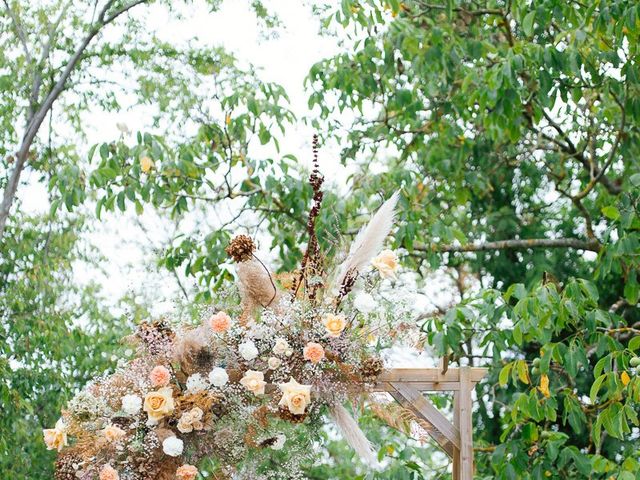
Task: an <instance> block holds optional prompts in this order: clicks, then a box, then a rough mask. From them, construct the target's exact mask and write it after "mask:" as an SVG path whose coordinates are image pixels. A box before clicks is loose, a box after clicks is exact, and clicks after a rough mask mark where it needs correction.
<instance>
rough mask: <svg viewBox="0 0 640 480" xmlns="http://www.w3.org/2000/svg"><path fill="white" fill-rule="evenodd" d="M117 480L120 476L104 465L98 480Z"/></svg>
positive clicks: (109, 466)
mask: <svg viewBox="0 0 640 480" xmlns="http://www.w3.org/2000/svg"><path fill="white" fill-rule="evenodd" d="M119 479H120V475H118V472H117V471H116V470H115V469H114V468H113V467H112V466H111V465H105V466H104V467H102V470H100V480H119Z"/></svg>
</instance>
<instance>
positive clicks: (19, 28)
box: [2, 0, 31, 63]
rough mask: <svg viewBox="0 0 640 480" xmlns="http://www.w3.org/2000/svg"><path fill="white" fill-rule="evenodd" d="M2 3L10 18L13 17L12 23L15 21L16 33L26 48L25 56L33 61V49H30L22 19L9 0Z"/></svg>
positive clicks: (28, 60) (29, 61)
mask: <svg viewBox="0 0 640 480" xmlns="http://www.w3.org/2000/svg"><path fill="white" fill-rule="evenodd" d="M2 3H4V7H5V10H6V11H7V14H8V15H9V18H11V23H13V27H14V28H15V29H16V34H17V35H18V40H20V43H21V44H22V49H23V50H24V55H25V57H27V62H28V63H31V51H30V50H29V45H28V43H27V36H26V34H25V33H24V29H23V28H22V25H21V23H20V19H19V18H18V16H17V15H16V13H15V12H14V11H13V10H12V9H11V6H10V5H9V2H8V1H7V0H2Z"/></svg>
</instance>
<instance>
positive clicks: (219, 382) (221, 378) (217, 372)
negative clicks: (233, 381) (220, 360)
mask: <svg viewBox="0 0 640 480" xmlns="http://www.w3.org/2000/svg"><path fill="white" fill-rule="evenodd" d="M228 381H229V374H228V373H227V371H226V370H225V369H224V368H220V367H216V368H214V369H213V370H211V371H210V372H209V382H211V385H213V386H214V387H218V388H220V387H224V386H225V385H226V384H227V382H228Z"/></svg>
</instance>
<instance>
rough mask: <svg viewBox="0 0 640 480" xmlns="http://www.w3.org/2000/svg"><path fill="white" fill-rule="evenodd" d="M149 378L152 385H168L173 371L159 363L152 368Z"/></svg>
mask: <svg viewBox="0 0 640 480" xmlns="http://www.w3.org/2000/svg"><path fill="white" fill-rule="evenodd" d="M149 380H151V385H153V386H154V387H166V386H167V385H169V381H170V380H171V372H169V369H168V368H167V367H164V366H162V365H158V366H157V367H153V370H151V373H150V374H149Z"/></svg>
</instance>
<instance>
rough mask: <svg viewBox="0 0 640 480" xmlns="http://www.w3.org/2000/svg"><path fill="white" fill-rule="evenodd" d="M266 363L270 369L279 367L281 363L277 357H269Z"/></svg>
mask: <svg viewBox="0 0 640 480" xmlns="http://www.w3.org/2000/svg"><path fill="white" fill-rule="evenodd" d="M267 363H268V365H269V369H270V370H275V369H277V368H280V365H282V360H280V359H279V358H278V357H269V360H268V361H267Z"/></svg>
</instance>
